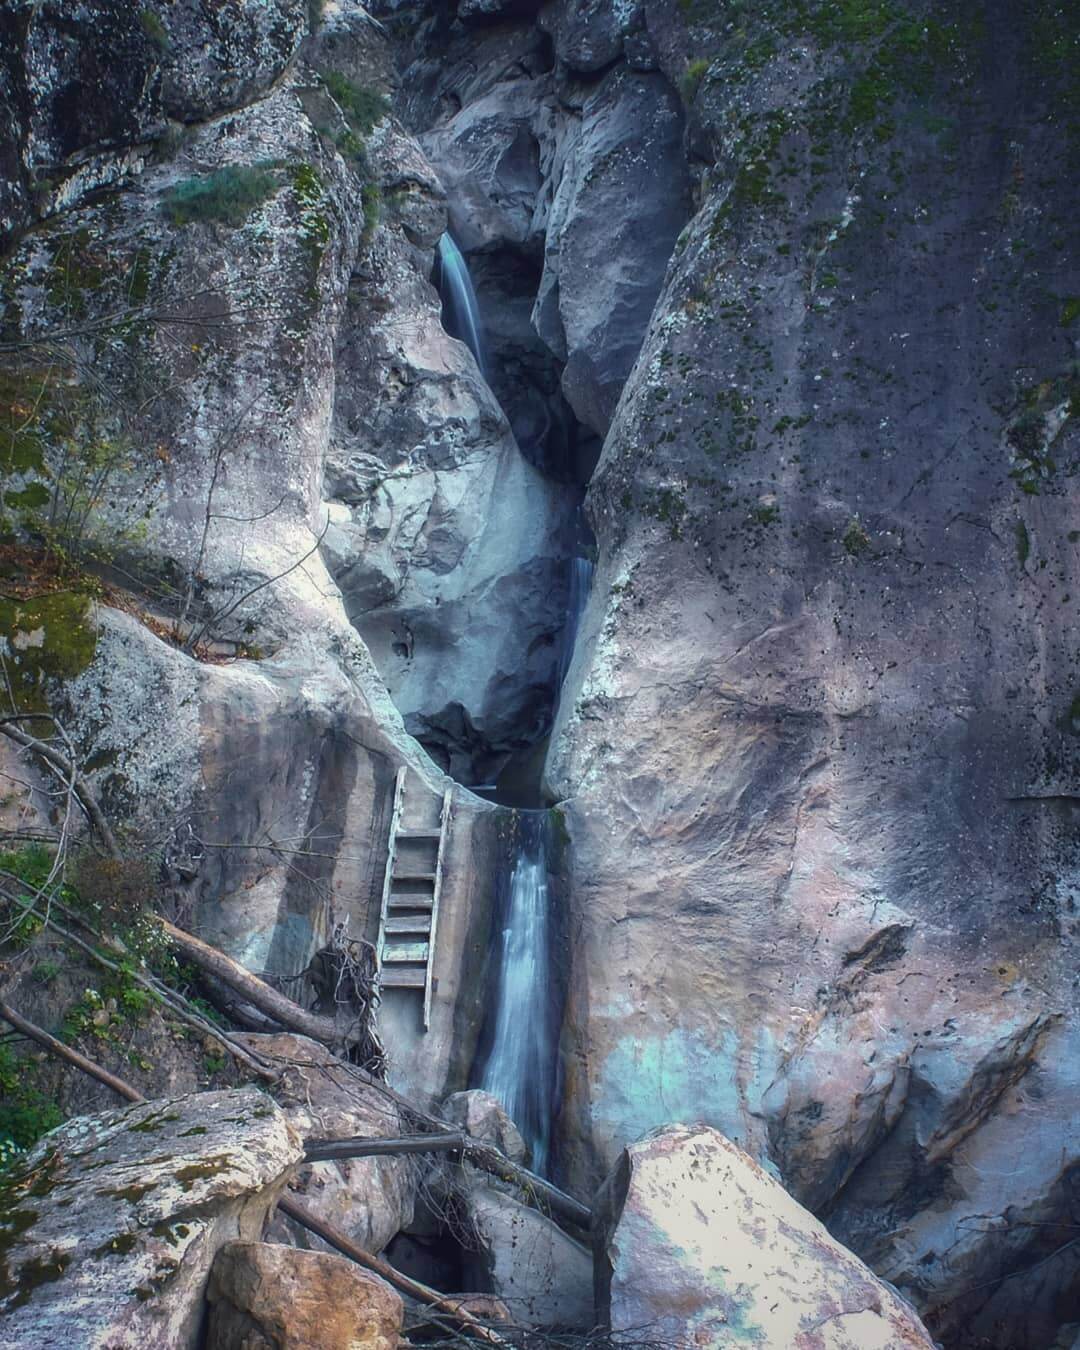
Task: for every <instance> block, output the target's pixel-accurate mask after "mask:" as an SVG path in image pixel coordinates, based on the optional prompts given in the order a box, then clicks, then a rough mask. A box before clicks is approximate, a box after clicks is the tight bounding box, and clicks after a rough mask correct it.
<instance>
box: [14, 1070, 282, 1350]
mask: <svg viewBox="0 0 1080 1350" xmlns="http://www.w3.org/2000/svg"><path fill="white" fill-rule="evenodd" d="M301 1156H302V1147H301V1143H300V1138H299V1136H298V1135H297V1134H296V1133H295V1131H294V1130H292V1129H291V1128H290V1126H289V1124H288V1122H287V1121H286V1119H285V1116H284V1114H283V1113H282V1112H281V1110H280V1109H279V1108H278V1107H277V1106H276V1105H275V1104H274V1102H273V1101H271V1099H270V1098H269V1097H267V1096H266V1095H265V1094H264V1093H262V1092H260V1091H258V1089H256V1088H244V1089H242V1090H240V1091H234V1092H205V1093H193V1094H191V1095H189V1096H186V1097H176V1098H161V1099H159V1100H157V1101H152V1102H140V1103H138V1104H136V1105H133V1106H126V1107H122V1108H121V1109H119V1110H116V1111H106V1112H103V1113H102V1114H101V1115H97V1116H76V1117H75V1118H74V1119H72V1120H69V1121H67V1122H66V1123H65V1124H64V1125H61V1126H60V1127H59V1128H58V1129H56V1130H53V1131H52V1133H51V1134H48V1135H46V1136H45V1138H44V1139H42V1140H41V1142H40V1143H39V1144H38V1145H37V1146H36V1147H35V1148H34V1150H33V1151H32V1152H31V1153H30V1154H28V1155H27V1157H26V1158H25V1159H24V1160H23V1161H22V1162H21V1163H20V1164H19V1166H18V1168H16V1169H14V1170H13V1171H12V1172H10V1173H9V1174H8V1175H7V1176H6V1177H5V1179H4V1182H3V1186H2V1188H0V1236H2V1249H3V1256H2V1264H0V1347H4V1350H9V1348H10V1350H15V1347H20V1348H24V1347H27V1346H31V1345H32V1346H34V1347H36V1348H37V1350H52V1348H53V1347H63V1350H70V1347H73V1346H76V1345H77V1346H79V1347H80V1350H146V1347H158V1346H161V1347H165V1346H168V1347H169V1350H188V1347H194V1346H195V1345H196V1344H197V1341H198V1336H199V1330H200V1324H201V1319H202V1314H203V1291H204V1289H205V1285H206V1278H207V1275H208V1273H209V1270H210V1266H211V1264H212V1262H213V1260H214V1257H215V1255H216V1254H217V1252H218V1250H219V1249H220V1248H221V1247H222V1246H223V1245H224V1244H225V1243H226V1242H228V1241H230V1240H233V1239H237V1238H244V1239H250V1238H257V1237H258V1236H259V1235H260V1234H261V1232H262V1227H263V1224H264V1222H265V1219H266V1216H267V1214H268V1213H269V1211H270V1209H271V1207H272V1206H273V1204H274V1203H275V1201H276V1199H277V1196H278V1193H279V1191H280V1190H281V1187H282V1186H283V1185H284V1183H285V1177H286V1174H287V1173H288V1170H289V1168H290V1167H291V1166H292V1165H293V1163H295V1162H297V1161H298V1160H299V1158H300V1157H301Z"/></svg>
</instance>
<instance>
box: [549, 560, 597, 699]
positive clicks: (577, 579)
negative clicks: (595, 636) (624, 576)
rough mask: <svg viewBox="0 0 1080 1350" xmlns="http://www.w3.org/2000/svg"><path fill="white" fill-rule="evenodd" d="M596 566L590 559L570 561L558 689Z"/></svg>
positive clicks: (569, 658) (570, 655) (569, 656)
mask: <svg viewBox="0 0 1080 1350" xmlns="http://www.w3.org/2000/svg"><path fill="white" fill-rule="evenodd" d="M595 571H596V566H595V564H594V563H593V561H592V559H591V558H585V557H581V556H579V557H577V558H571V559H570V596H569V601H568V603H567V608H566V627H565V628H564V629H563V645H562V651H561V652H560V654H559V683H558V688H559V689H561V688H562V684H563V681H564V680H565V679H566V672H567V671H568V670H569V669H570V662H571V660H572V659H573V655H574V643H575V642H576V641H577V635H578V629H579V628H580V627H581V616H582V614H583V613H584V612H585V602H586V601H587V600H588V598H589V588H590V587H591V586H592V579H593V572H595Z"/></svg>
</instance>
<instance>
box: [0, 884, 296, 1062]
mask: <svg viewBox="0 0 1080 1350" xmlns="http://www.w3.org/2000/svg"><path fill="white" fill-rule="evenodd" d="M0 875H4V873H3V869H0ZM6 875H10V873H8V874H6ZM14 879H15V880H17V881H18V882H19V885H20V887H23V888H26V889H29V890H32V891H34V892H35V893H38V894H40V890H39V888H38V887H37V886H34V885H32V884H31V883H30V882H27V881H25V880H22V879H20V878H14ZM51 903H52V905H53V906H54V907H55V908H56V909H58V910H60V911H61V913H63V914H64V915H65V917H67V918H69V919H71V920H73V921H74V922H75V923H78V924H79V925H80V926H82V927H83V928H86V929H87V931H89V932H91V933H93V930H92V929H89V927H88V925H87V924H86V922H85V920H83V919H81V918H80V917H79V916H78V915H77V914H75V913H74V911H73V910H70V909H68V908H67V906H66V905H63V904H61V903H60V901H59V900H57V899H55V897H54V898H53V899H52V901H51ZM23 913H24V914H27V915H32V916H33V917H34V918H37V919H40V920H41V922H42V923H44V924H45V925H46V926H47V927H48V928H50V929H51V930H52V931H53V932H54V933H56V934H57V936H58V937H61V938H63V940H64V941H65V942H70V943H71V945H72V946H74V947H78V948H79V950H80V951H82V952H84V953H85V954H86V955H87V956H89V957H90V959H91V960H92V961H95V962H96V963H97V964H98V965H100V966H102V967H104V969H106V970H108V971H111V972H112V973H113V974H116V975H120V974H123V975H125V976H126V977H127V978H129V979H131V980H133V981H134V982H135V983H136V984H138V985H141V986H142V988H144V989H145V990H147V992H148V993H150V994H152V995H153V996H154V998H155V999H156V1001H157V1002H158V1003H160V1004H161V1005H162V1006H164V1007H166V1008H168V1010H169V1012H170V1013H171V1014H172V1015H173V1016H174V1017H175V1018H176V1019H177V1020H178V1021H180V1022H184V1023H185V1024H186V1025H188V1026H190V1027H191V1028H192V1030H193V1031H197V1032H199V1034H200V1035H202V1036H209V1037H211V1038H212V1039H213V1040H215V1041H217V1042H218V1043H219V1044H220V1045H221V1046H222V1047H223V1048H224V1049H225V1050H227V1051H228V1052H229V1054H231V1055H232V1056H233V1058H234V1059H237V1060H239V1061H240V1063H241V1064H243V1065H245V1066H246V1067H247V1068H248V1069H250V1070H251V1071H252V1073H254V1074H256V1075H257V1076H258V1077H259V1078H263V1079H265V1080H266V1081H267V1082H271V1083H273V1082H276V1081H277V1078H278V1075H277V1073H276V1072H275V1071H274V1070H273V1069H271V1068H269V1067H268V1066H267V1064H266V1063H265V1062H264V1061H262V1060H260V1059H259V1058H257V1057H256V1056H255V1055H253V1054H252V1053H251V1051H249V1050H248V1049H247V1048H246V1047H244V1046H242V1045H239V1044H238V1043H237V1042H236V1041H235V1040H233V1039H232V1037H231V1036H229V1035H228V1033H227V1032H224V1031H222V1030H221V1029H220V1027H216V1026H214V1024H213V1022H210V1021H208V1020H207V1019H206V1018H205V1017H202V1016H201V1015H200V1014H199V1013H196V1012H194V1011H193V1010H192V1009H191V1008H190V1007H188V1006H187V1001H186V1000H185V999H184V998H183V996H182V995H181V994H178V993H176V992H175V990H172V989H170V988H169V987H168V986H167V985H165V984H162V982H161V981H160V980H156V979H154V978H153V977H152V976H148V975H144V974H143V973H142V972H141V971H139V970H132V969H126V970H122V969H121V967H120V966H119V965H118V964H117V962H116V961H113V960H111V959H110V958H109V957H108V956H106V955H105V953H104V952H102V951H100V950H99V949H98V948H97V947H94V946H92V945H91V944H90V943H89V942H84V941H83V939H82V938H81V937H79V936H78V934H77V933H72V932H71V931H70V929H67V928H65V927H64V926H63V925H62V924H61V923H59V922H58V921H57V920H56V919H55V918H54V917H53V915H52V914H51V913H49V912H47V911H46V912H44V913H43V912H42V911H41V910H39V909H35V908H34V907H33V906H30V907H25V908H24V909H23ZM93 936H94V937H95V938H96V939H97V941H98V942H100V943H102V944H103V945H104V946H106V947H108V948H109V949H110V950H111V951H113V952H114V953H115V954H116V956H117V957H118V958H120V959H124V958H125V957H126V956H127V953H126V951H125V950H124V948H123V946H122V945H121V944H120V943H118V942H115V941H113V940H112V939H111V938H107V937H102V936H101V935H99V934H93Z"/></svg>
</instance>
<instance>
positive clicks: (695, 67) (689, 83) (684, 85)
mask: <svg viewBox="0 0 1080 1350" xmlns="http://www.w3.org/2000/svg"><path fill="white" fill-rule="evenodd" d="M708 69H709V61H708V59H707V58H706V57H704V56H702V57H699V58H698V59H697V60H696V61H691V62H690V63H689V65H688V66H687V67H686V69H685V70H684V71H683V73H682V79H681V80H680V81H679V92H680V93H681V94H682V96H683V102H684V103H686V104H691V103H693V101H694V98H695V97H696V95H697V91H698V90H699V89H700V88H701V82H702V80H703V79H704V78H705V76H706V74H707V72H708Z"/></svg>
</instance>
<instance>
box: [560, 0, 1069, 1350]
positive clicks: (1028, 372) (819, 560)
mask: <svg viewBox="0 0 1080 1350" xmlns="http://www.w3.org/2000/svg"><path fill="white" fill-rule="evenodd" d="M685 12H688V13H689V14H690V16H691V18H692V19H693V18H696V19H697V20H699V22H697V23H696V24H694V23H692V24H691V25H690V26H688V27H684V26H683V20H682V19H681V18H680V17H679V16H678V15H677V14H675V12H674V10H673V9H669V8H667V7H665V6H660V5H657V6H655V7H650V10H649V21H650V26H651V25H652V24H653V22H654V20H655V35H656V43H657V47H658V49H660V50H661V51H663V52H664V53H665V57H664V60H665V68H667V69H669V70H670V72H671V74H672V77H673V78H674V77H677V76H678V74H679V73H680V71H684V72H685V77H686V79H685V82H684V86H683V87H684V91H685V93H686V96H687V97H692V99H693V101H692V106H691V113H690V139H689V144H690V146H691V147H692V149H693V154H694V157H695V160H696V161H697V163H698V164H699V166H700V167H699V172H700V175H701V176H700V182H699V189H698V192H699V201H700V209H699V210H698V213H697V215H696V216H695V217H694V220H693V221H692V222H691V224H690V225H689V227H688V228H687V229H686V231H685V232H684V233H683V235H682V236H681V238H680V241H679V244H678V246H677V248H676V250H675V254H674V257H673V260H672V263H671V267H670V269H669V272H668V276H667V280H666V282H665V287H664V292H663V294H662V296H661V299H660V302H659V304H658V306H657V310H656V312H655V314H654V316H653V320H652V324H651V326H650V331H649V336H648V338H647V339H646V343H645V346H644V348H643V351H642V354H641V357H640V358H639V360H638V363H637V366H636V368H635V370H634V373H633V375H632V376H631V378H630V380H629V382H628V384H627V387H626V389H625V391H624V394H623V398H622V401H621V403H620V405H619V409H618V411H617V413H616V416H615V420H614V422H613V425H612V429H611V432H610V433H609V436H608V438H607V441H606V444H605V450H604V455H603V458H602V460H601V463H600V466H599V469H598V471H597V474H596V476H595V478H594V480H593V485H592V487H591V489H590V493H589V502H588V504H589V510H590V515H591V518H592V520H593V523H594V525H595V528H596V530H597V535H598V539H599V543H600V557H601V564H600V573H599V575H598V577H597V581H596V585H595V587H594V590H593V600H592V603H591V605H590V608H589V611H588V612H587V614H586V617H585V621H584V624H583V628H582V637H581V640H580V642H579V650H578V655H577V658H576V661H575V664H574V666H573V668H572V670H571V673H570V684H571V686H572V690H573V692H572V695H571V696H570V697H564V700H563V703H562V709H561V714H560V719H559V723H558V725H557V727H556V732H555V736H554V738H553V752H552V755H551V757H550V760H549V770H548V771H549V779H550V789H551V792H552V793H553V795H555V796H557V797H564V798H567V799H568V800H567V801H566V803H565V811H566V818H567V821H568V823H569V828H570V831H571V835H572V840H573V848H572V855H571V856H572V857H573V859H574V864H573V865H574V869H575V872H574V878H573V897H574V898H573V901H572V904H573V910H574V913H573V916H572V924H574V925H576V928H575V929H574V931H575V933H576V942H575V945H574V948H573V950H572V952H571V953H570V954H569V959H570V961H571V963H572V970H573V976H572V982H571V994H570V1006H569V1008H568V1011H567V1018H566V1031H565V1038H564V1050H565V1058H566V1062H567V1064H568V1078H567V1104H566V1108H565V1115H564V1128H565V1131H566V1135H567V1148H568V1153H569V1157H570V1159H571V1167H572V1169H573V1170H575V1171H576V1172H577V1174H578V1175H579V1176H583V1177H584V1176H587V1175H589V1173H590V1167H591V1166H593V1165H595V1163H596V1162H600V1163H606V1162H607V1161H608V1160H609V1159H610V1158H611V1157H612V1152H613V1149H614V1147H615V1145H616V1143H617V1141H618V1140H619V1139H620V1138H628V1137H633V1136H634V1135H635V1134H637V1133H638V1132H640V1131H641V1130H642V1129H645V1128H647V1127H649V1126H651V1125H654V1124H658V1123H660V1121H661V1120H662V1119H663V1118H664V1117H665V1115H666V1116H667V1117H670V1116H672V1115H682V1116H684V1117H691V1118H697V1117H703V1118H705V1119H707V1120H709V1121H711V1122H713V1123H715V1124H717V1125H718V1126H719V1127H720V1128H722V1129H724V1130H725V1131H726V1132H728V1133H729V1134H731V1136H732V1137H734V1138H736V1139H738V1140H739V1141H740V1142H742V1144H743V1146H744V1147H746V1148H748V1149H750V1150H751V1151H752V1152H757V1153H758V1154H759V1156H763V1157H765V1156H769V1157H771V1158H772V1159H774V1160H775V1161H776V1162H777V1163H778V1164H779V1165H780V1167H781V1169H782V1171H783V1175H784V1177H785V1180H786V1181H787V1182H788V1184H789V1185H791V1186H792V1187H793V1189H794V1191H795V1194H796V1195H797V1196H799V1197H801V1198H804V1199H805V1200H806V1201H807V1202H808V1203H810V1204H813V1205H814V1206H816V1207H817V1208H818V1209H819V1211H822V1212H824V1213H825V1214H826V1215H827V1216H828V1219H829V1222H830V1224H831V1225H832V1227H833V1229H834V1231H835V1232H837V1233H838V1234H839V1235H840V1236H841V1237H842V1238H843V1240H844V1241H846V1242H848V1243H850V1244H851V1245H852V1246H853V1247H854V1248H855V1250H856V1251H859V1252H860V1253H862V1254H863V1255H864V1256H865V1257H866V1258H867V1259H868V1260H870V1262H871V1263H872V1264H873V1266H874V1268H875V1269H876V1270H878V1271H879V1272H880V1273H882V1274H884V1275H885V1276H886V1277H887V1278H889V1279H890V1280H892V1281H893V1282H895V1283H897V1284H899V1285H900V1286H901V1287H902V1288H903V1289H905V1290H906V1291H907V1292H909V1293H910V1294H911V1295H912V1296H913V1297H914V1298H916V1300H917V1301H918V1302H919V1304H920V1307H921V1308H922V1309H923V1310H925V1313H926V1316H927V1321H928V1325H929V1326H930V1328H931V1330H932V1331H934V1332H935V1333H936V1334H939V1335H942V1336H943V1337H945V1339H946V1341H947V1343H949V1344H955V1345H974V1344H982V1343H989V1344H1002V1345H1004V1344H1009V1345H1013V1344H1018V1345H1024V1346H1037V1345H1046V1344H1049V1343H1050V1341H1051V1340H1052V1339H1053V1334H1054V1329H1055V1328H1056V1325H1057V1322H1056V1318H1057V1315H1058V1314H1057V1309H1058V1308H1059V1307H1060V1306H1061V1300H1062V1299H1067V1295H1066V1293H1065V1291H1066V1290H1068V1289H1070V1288H1072V1287H1074V1281H1075V1279H1076V1270H1075V1264H1074V1253H1073V1252H1072V1249H1071V1248H1063V1241H1064V1239H1065V1234H1066V1228H1065V1227H1064V1226H1063V1225H1065V1224H1066V1223H1067V1222H1068V1220H1067V1217H1066V1215H1067V1209H1068V1207H1067V1204H1066V1202H1064V1200H1063V1196H1064V1194H1065V1192H1066V1191H1067V1190H1068V1187H1069V1185H1070V1184H1071V1183H1070V1180H1069V1179H1070V1178H1071V1177H1073V1176H1074V1174H1075V1166H1076V1162H1075V1159H1076V1156H1077V1155H1076V1149H1077V1139H1076V1134H1075V1121H1074V1116H1075V1113H1074V1110H1073V1107H1072V1103H1073V1102H1074V1101H1075V1094H1076V1075H1075V1069H1074V1065H1075V1063H1076V1061H1077V1054H1076V1021H1075V989H1074V985H1073V981H1072V976H1071V974H1070V971H1071V968H1072V964H1073V961H1074V959H1075V953H1074V952H1073V947H1074V945H1075V937H1076V918H1075V905H1076V901H1075V891H1076V885H1077V870H1076V868H1077V853H1076V820H1075V804H1074V803H1075V797H1076V770H1077V758H1076V740H1075V732H1074V725H1073V717H1072V700H1073V697H1074V683H1075V648H1076V625H1075V619H1074V604H1075V596H1076V594H1077V590H1076V580H1077V578H1076V565H1077V562H1076V558H1077V555H1076V546H1075V540H1074V538H1073V537H1072V533H1071V522H1072V519H1073V517H1074V516H1075V513H1076V502H1075V491H1074V488H1073V481H1074V480H1073V471H1074V461H1075V458H1076V454H1077V449H1078V446H1080V443H1078V441H1077V435H1076V429H1075V424H1074V421H1073V399H1074V390H1075V361H1076V347H1075V341H1076V329H1075V326H1074V320H1075V314H1074V312H1073V310H1072V308H1071V307H1070V306H1069V305H1068V304H1067V302H1066V300H1065V297H1067V296H1069V295H1072V294H1073V293H1074V292H1075V290H1076V284H1077V282H1076V271H1075V268H1076V257H1077V254H1076V242H1077V241H1076V232H1075V217H1074V213H1072V212H1071V210H1070V209H1069V207H1068V205H1067V199H1068V194H1069V187H1068V184H1069V183H1070V181H1071V176H1070V170H1069V164H1070V163H1071V162H1072V156H1074V154H1075V140H1074V135H1075V116H1074V114H1073V113H1071V112H1070V111H1069V109H1071V108H1073V107H1074V105H1073V104H1072V103H1071V102H1070V99H1071V97H1072V96H1071V95H1070V93H1069V90H1068V86H1067V84H1066V83H1063V81H1064V79H1065V75H1064V69H1063V67H1062V66H1061V64H1060V62H1058V61H1057V58H1055V56H1054V54H1053V52H1054V50H1055V49H1054V48H1053V45H1052V43H1051V35H1052V34H1053V33H1055V32H1056V33H1057V34H1058V41H1059V42H1060V43H1062V44H1064V45H1063V46H1062V47H1061V48H1060V50H1062V51H1063V50H1065V48H1066V47H1067V46H1068V44H1070V43H1072V42H1074V41H1075V29H1074V27H1073V26H1071V25H1070V24H1069V23H1068V22H1067V21H1066V20H1065V18H1064V15H1063V14H1062V13H1060V12H1057V11H1054V12H1051V10H1050V9H1049V8H1046V9H1039V13H1038V15H1032V16H1029V19H1028V20H1026V21H1025V22H1023V23H1019V24H1014V23H1012V22H1008V23H1006V22H1005V21H1004V16H1003V13H1002V12H1001V11H1000V10H998V9H996V8H994V7H992V6H990V7H987V8H986V9H985V10H984V11H980V15H979V16H978V17H973V16H972V15H971V14H970V13H969V12H968V11H966V10H965V11H963V12H961V11H960V10H956V11H949V12H948V13H940V12H938V11H935V12H934V14H933V15H931V14H929V12H927V13H925V14H924V13H923V12H922V11H921V10H918V9H917V8H916V7H911V8H910V9H909V7H906V6H905V7H902V8H900V7H898V8H896V9H892V8H887V7H881V8H880V10H875V11H874V13H873V14H871V13H870V12H869V10H866V11H863V10H859V11H858V13H856V12H855V9H852V11H851V12H850V13H847V12H846V11H845V13H847V17H846V18H845V17H844V14H841V13H840V12H839V11H836V12H833V11H828V10H826V9H825V8H824V7H823V8H822V9H821V10H820V12H819V11H818V10H817V9H816V8H814V7H811V9H810V10H808V11H807V12H806V13H805V14H802V15H799V16H793V15H791V14H785V13H781V11H780V10H779V9H777V10H775V11H765V12H763V13H762V14H761V15H759V16H758V19H757V20H755V21H751V22H748V24H747V26H746V27H745V28H740V29H735V28H730V27H725V26H724V23H723V21H722V16H721V15H720V13H719V11H716V10H714V9H713V8H712V7H711V6H707V5H701V6H693V7H690V8H689V10H688V11H684V13H685ZM1055 24H1056V25H1058V27H1057V28H1055V27H1054V25H1055ZM1062 25H1064V26H1063V27H1062ZM1069 49H1071V48H1069ZM699 52H700V53H702V54H703V55H702V57H701V61H702V65H701V66H699V67H696V68H694V67H690V68H689V69H688V68H687V63H688V62H689V59H690V58H691V57H694V58H695V59H696V58H697V57H698V53H699ZM1006 68H1007V69H1006ZM695 81H696V85H695ZM1070 128H1072V130H1070ZM706 164H707V165H708V166H709V167H708V168H706V167H705V165H706ZM1049 1214H1052V1215H1053V1216H1054V1217H1053V1218H1052V1219H1049V1220H1044V1219H1043V1218H1042V1217H1039V1218H1036V1217H1035V1216H1036V1215H1039V1216H1044V1215H1049ZM1044 1221H1046V1222H1048V1223H1049V1225H1050V1227H1049V1228H1047V1229H1039V1228H1037V1227H1036V1226H1034V1225H1036V1224H1037V1223H1041V1222H1044ZM1059 1249H1061V1250H1059ZM1021 1253H1023V1255H1021ZM1026 1268H1031V1269H1032V1270H1033V1271H1037V1273H1033V1274H1032V1275H1031V1276H1030V1278H1029V1277H1027V1276H1026V1275H1022V1274H1016V1273H1015V1272H1017V1271H1021V1270H1023V1269H1026ZM1006 1276H1009V1277H1010V1278H1008V1279H1005V1277H1006ZM1001 1281H1004V1282H1003V1283H1001ZM982 1337H985V1338H987V1340H986V1341H985V1342H983V1341H982V1340H980V1338H982Z"/></svg>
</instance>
